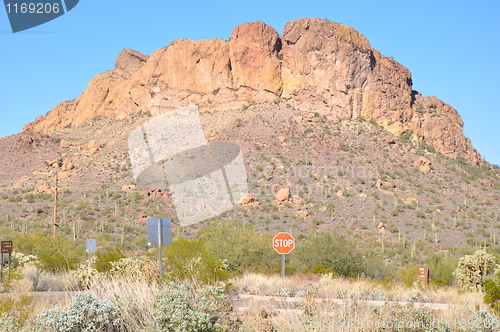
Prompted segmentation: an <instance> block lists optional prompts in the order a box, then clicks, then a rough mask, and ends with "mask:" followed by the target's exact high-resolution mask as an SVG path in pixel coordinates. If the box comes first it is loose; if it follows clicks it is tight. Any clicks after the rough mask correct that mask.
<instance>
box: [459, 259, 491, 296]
mask: <svg viewBox="0 0 500 332" xmlns="http://www.w3.org/2000/svg"><path fill="white" fill-rule="evenodd" d="M496 268H498V265H497V264H496V263H495V258H494V256H493V255H491V254H488V253H486V252H485V251H484V250H477V251H476V252H474V254H473V255H465V256H464V257H462V258H460V259H459V261H458V266H457V268H456V269H455V272H454V273H453V274H454V276H455V277H456V278H457V280H458V281H459V283H460V287H461V289H462V290H463V291H470V290H472V291H479V290H480V289H481V287H482V285H483V281H484V278H485V277H486V276H487V275H488V274H489V273H491V272H493V271H494V270H495V269H496Z"/></svg>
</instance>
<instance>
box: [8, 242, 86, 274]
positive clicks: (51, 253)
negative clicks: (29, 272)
mask: <svg viewBox="0 0 500 332" xmlns="http://www.w3.org/2000/svg"><path fill="white" fill-rule="evenodd" d="M9 240H12V241H13V246H14V251H16V252H20V253H23V254H25V255H34V256H36V257H38V258H39V260H40V264H41V265H40V267H41V268H42V269H43V270H45V271H50V272H59V271H63V270H64V271H66V270H71V269H74V268H76V267H77V266H78V265H79V264H80V262H82V261H84V260H85V258H86V257H85V256H86V255H85V247H84V242H83V241H72V240H70V239H67V238H64V237H62V236H58V237H56V238H53V237H52V236H47V235H46V234H44V233H41V232H36V233H25V234H20V233H13V234H12V235H11V236H10V239H9Z"/></svg>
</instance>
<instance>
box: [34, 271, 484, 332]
mask: <svg viewBox="0 0 500 332" xmlns="http://www.w3.org/2000/svg"><path fill="white" fill-rule="evenodd" d="M26 280H27V279H26ZM231 283H232V285H233V291H234V292H236V293H246V294H253V295H260V296H265V295H267V296H274V297H301V300H299V301H297V302H293V303H287V304H283V303H281V302H277V301H274V302H272V301H258V300H246V301H245V302H236V303H237V305H238V306H240V307H243V308H237V310H236V311H235V312H234V313H233V318H234V319H236V318H237V319H239V320H241V321H243V322H244V324H243V330H244V331H284V332H288V331H290V332H292V331H293V332H295V331H341V332H359V331H377V330H380V331H382V330H384V331H405V330H404V329H393V328H386V329H381V326H383V325H382V324H385V323H386V322H389V321H392V322H398V321H399V322H403V323H407V324H418V323H419V322H426V324H429V323H430V322H433V323H434V324H438V323H441V324H448V326H449V327H450V330H449V331H460V329H459V328H458V327H456V326H455V328H454V326H453V324H456V322H462V323H463V324H469V323H470V324H472V319H473V318H474V319H477V317H478V309H481V310H484V311H482V312H483V313H484V314H486V309H487V306H486V305H485V304H484V301H483V294H481V293H465V294H459V293H458V292H457V289H456V288H453V287H446V288H432V287H411V288H409V287H405V286H403V285H401V284H396V283H393V284H390V285H380V284H377V283H375V282H373V281H370V280H364V279H360V280H349V279H341V278H332V277H331V276H323V277H319V276H317V275H312V274H309V275H301V274H297V275H294V276H292V277H288V278H286V279H285V280H281V278H280V277H279V276H264V275H259V274H247V275H244V276H242V277H240V278H236V279H234V280H231ZM161 289H162V287H161V285H160V284H158V283H155V282H145V281H141V280H136V281H132V280H129V279H128V280H124V279H119V278H111V277H102V278H99V279H96V280H95V282H92V283H91V285H90V287H89V289H88V291H90V292H91V293H92V295H93V296H94V297H95V298H98V299H109V300H110V301H111V302H112V303H113V305H114V307H115V308H116V309H117V311H118V313H119V317H120V320H121V322H122V329H121V330H123V331H144V330H145V329H147V328H148V327H151V326H154V317H153V316H152V314H151V313H152V303H153V300H154V297H155V295H156V294H158V293H159V292H160V291H161ZM317 298H324V299H342V300H343V302H342V304H339V303H337V302H329V303H326V304H319V303H317V302H315V299H317ZM369 300H381V302H378V303H377V304H374V303H373V302H369ZM412 300H413V301H412ZM367 301H368V302H367ZM386 301H410V302H411V303H413V302H415V303H418V302H434V303H446V304H447V305H448V309H444V310H430V309H428V308H425V307H424V308H420V305H412V304H410V305H408V306H405V305H400V304H397V303H394V302H386ZM55 304H56V302H54V301H47V302H43V303H35V304H34V305H33V306H32V307H30V309H29V310H30V311H31V313H30V316H31V320H28V322H29V321H32V319H33V317H34V316H35V315H36V314H38V313H40V312H41V311H42V310H43V309H50V308H53V307H54V305H55ZM58 304H60V305H63V306H65V305H67V304H68V302H67V301H59V303H58ZM488 317H489V318H488ZM490 318H491V316H487V317H486V318H484V319H483V318H482V319H483V321H486V320H487V319H490ZM454 322H455V323H454ZM363 324H364V325H363ZM377 324H378V325H377ZM423 330H425V329H423ZM493 330H494V329H493ZM408 331H410V330H408ZM435 331H446V330H444V329H441V330H440V329H436V330H435ZM468 331H471V332H473V331H478V332H479V331H483V330H481V329H469V330H468Z"/></svg>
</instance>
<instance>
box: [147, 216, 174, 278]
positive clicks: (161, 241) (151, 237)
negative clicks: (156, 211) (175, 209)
mask: <svg viewBox="0 0 500 332" xmlns="http://www.w3.org/2000/svg"><path fill="white" fill-rule="evenodd" d="M146 223H147V227H148V247H150V248H152V247H158V260H159V265H160V279H161V278H162V277H163V252H162V247H167V246H169V245H171V244H172V219H170V218H149V219H148V220H147V221H146Z"/></svg>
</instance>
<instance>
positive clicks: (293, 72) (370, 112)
mask: <svg viewBox="0 0 500 332" xmlns="http://www.w3.org/2000/svg"><path fill="white" fill-rule="evenodd" d="M279 101H285V102H286V103H288V104H289V105H291V106H293V107H294V108H296V109H297V110H299V111H300V112H302V113H304V114H307V113H308V112H316V113H319V114H320V115H325V116H327V118H328V119H329V120H330V121H339V120H356V119H361V118H363V119H366V120H370V121H374V122H376V123H377V124H379V125H380V126H382V127H383V128H384V129H385V130H386V131H387V132H389V133H392V134H394V135H395V136H401V135H403V134H404V135H409V136H410V137H411V139H412V140H413V141H414V142H425V143H426V144H428V145H429V146H432V147H433V148H434V149H436V150H437V151H439V152H440V153H442V154H444V155H446V156H449V157H452V158H457V157H459V156H461V157H463V158H465V159H466V160H467V161H468V162H470V163H471V164H474V165H482V164H483V163H484V161H483V160H482V159H481V157H480V155H479V154H478V153H477V151H476V150H475V149H474V148H473V147H472V144H471V142H470V140H468V139H467V138H466V137H464V135H463V131H462V128H463V122H462V120H461V118H460V116H459V115H458V113H457V111H456V110H455V109H454V108H453V107H451V106H450V105H447V104H446V103H444V102H442V101H440V100H439V99H437V98H435V97H423V96H422V95H421V94H419V93H418V92H417V91H414V90H413V89H412V80H411V73H410V71H409V70H408V69H406V68H405V67H404V66H402V65H401V64H399V63H398V62H396V61H394V60H393V59H391V58H389V57H386V56H383V55H381V54H380V53H379V52H378V51H377V50H375V49H373V48H371V46H370V44H369V42H368V40H367V39H366V38H365V37H364V36H362V35H361V34H360V33H358V32H357V31H355V30H354V29H352V28H350V27H347V26H345V25H342V24H337V23H334V22H331V21H328V20H325V19H315V18H305V19H299V20H295V21H292V22H289V23H288V24H286V26H285V28H284V31H283V35H282V36H280V35H279V34H278V32H277V31H276V30H275V29H273V28H272V27H270V26H268V25H266V24H265V23H263V22H254V23H244V24H242V25H239V26H237V27H236V28H235V29H234V30H233V32H232V35H231V37H230V39H229V40H227V41H226V40H218V39H212V40H199V41H193V40H187V39H178V40H175V41H173V42H172V43H170V45H168V46H167V47H165V48H162V49H160V50H158V51H156V52H154V53H153V54H152V55H151V56H149V57H148V56H145V55H142V54H140V53H139V52H137V51H133V50H129V49H125V50H123V51H122V52H120V54H119V55H118V58H117V60H116V64H115V67H114V69H113V70H111V71H108V72H105V73H102V74H98V75H96V76H95V77H94V78H93V79H92V80H91V81H90V83H89V84H88V87H87V89H86V90H85V91H84V92H83V93H82V94H81V95H80V96H79V97H78V98H77V99H75V100H71V101H64V102H62V103H60V104H58V105H57V106H56V107H55V108H54V109H53V110H52V111H50V112H48V113H47V115H46V116H39V117H38V118H37V119H36V121H34V122H33V123H30V124H28V125H26V126H25V128H24V131H25V132H40V133H54V132H57V131H60V130H61V129H63V128H68V127H76V126H79V125H82V124H84V123H87V122H88V121H90V120H92V119H94V118H96V117H101V118H112V119H123V118H125V117H129V116H131V115H133V114H138V113H141V112H142V113H147V112H149V113H151V114H152V115H158V114H161V113H164V112H167V111H170V110H173V109H176V108H179V107H182V106H186V105H189V104H195V105H196V106H197V107H198V108H199V109H200V110H201V111H220V110H228V109H240V108H244V107H246V106H248V105H250V104H254V103H263V102H279Z"/></svg>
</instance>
